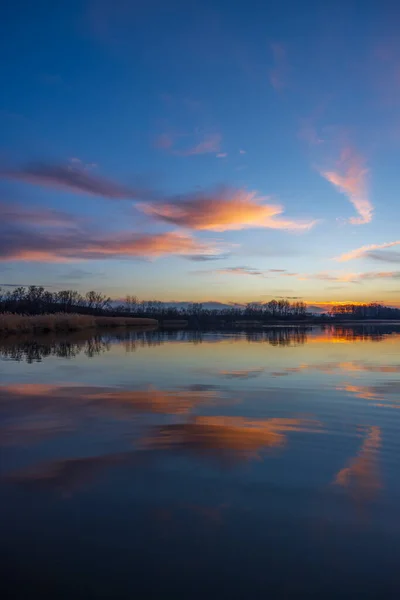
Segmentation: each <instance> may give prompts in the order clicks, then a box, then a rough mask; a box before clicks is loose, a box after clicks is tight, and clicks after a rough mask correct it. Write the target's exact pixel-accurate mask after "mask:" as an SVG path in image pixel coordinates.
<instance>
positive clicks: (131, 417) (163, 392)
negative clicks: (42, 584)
mask: <svg viewBox="0 0 400 600" xmlns="http://www.w3.org/2000/svg"><path fill="white" fill-rule="evenodd" d="M0 357H1V358H0V375H1V384H0V451H1V455H2V461H1V485H0V489H1V495H2V500H3V502H2V505H3V506H4V511H3V514H2V516H1V525H2V531H4V535H3V540H2V547H3V548H5V549H7V551H8V553H9V556H10V557H11V558H10V560H11V559H12V560H13V561H14V562H15V561H19V564H21V569H22V573H24V572H26V573H27V572H28V571H29V573H30V575H29V577H30V579H29V578H28V579H27V581H28V580H29V581H32V577H33V581H34V582H35V581H36V578H37V577H38V575H32V569H31V567H29V566H28V565H29V561H28V558H27V555H26V554H25V553H24V552H23V551H22V548H23V545H27V546H29V544H32V543H33V540H36V542H35V543H36V544H37V545H38V546H37V548H38V552H39V554H38V556H39V555H40V556H41V557H42V558H43V560H46V561H48V563H49V565H52V568H56V566H55V562H54V561H55V560H56V559H55V557H56V554H57V553H56V551H55V548H57V547H59V546H58V544H60V543H61V544H63V546H62V547H63V548H64V553H65V554H64V558H63V562H62V563H57V564H58V565H59V566H58V567H57V569H59V571H58V579H57V580H59V581H60V582H62V581H64V578H67V577H68V573H70V572H71V570H72V571H73V570H74V569H76V568H77V565H78V561H82V560H87V559H85V558H84V557H85V556H86V557H89V556H93V557H94V556H96V557H97V558H96V560H95V562H93V563H91V562H90V561H89V563H87V569H88V571H87V573H88V575H87V576H88V578H89V580H92V579H91V578H94V579H93V585H95V583H94V582H95V578H96V577H100V581H103V580H104V581H105V580H106V579H107V577H108V575H107V570H104V569H103V567H104V564H105V562H104V561H106V562H107V564H108V568H109V569H111V572H112V573H114V575H115V574H116V573H119V575H118V576H119V578H120V581H125V580H126V578H128V577H130V576H131V575H132V574H134V576H135V578H136V579H137V580H138V581H141V582H142V583H144V580H145V579H146V578H147V577H148V572H149V571H148V568H149V567H148V565H149V564H152V565H153V567H154V568H155V569H156V570H157V572H158V573H159V577H160V578H161V579H160V582H161V583H160V585H161V584H162V582H163V581H164V582H166V581H167V580H168V581H169V583H170V584H171V581H170V580H169V579H168V577H169V576H167V574H166V572H165V571H164V567H163V565H162V563H161V562H160V561H161V557H160V553H168V552H169V550H168V549H170V548H174V552H175V554H174V555H170V558H169V561H170V562H169V565H170V567H169V568H170V573H177V572H178V571H177V569H179V565H181V566H182V565H186V571H185V573H186V575H181V577H183V578H184V579H185V577H186V578H188V579H187V582H189V581H190V582H192V581H193V578H195V577H197V576H199V577H200V573H203V572H204V570H205V571H206V572H213V564H215V561H217V562H218V564H219V565H220V568H221V569H224V568H228V565H230V564H231V563H232V561H233V563H234V564H236V567H235V571H234V573H233V575H232V578H233V580H235V577H236V575H235V573H236V571H237V570H238V564H241V565H242V566H243V565H246V567H245V568H244V567H243V568H244V570H243V571H242V573H241V577H242V578H244V580H245V581H248V584H249V585H250V589H251V586H252V585H253V583H254V581H255V580H257V581H260V582H261V581H264V577H267V578H268V580H269V582H270V584H271V585H273V586H275V585H278V584H277V581H278V579H279V576H281V577H282V576H283V571H282V569H283V566H284V565H286V567H285V569H286V568H289V569H292V570H293V569H295V570H297V569H299V568H300V567H301V570H300V571H299V574H298V575H297V577H298V578H299V581H300V582H301V584H302V585H305V586H311V588H310V589H314V588H315V589H318V590H319V589H320V587H318V586H319V582H321V579H320V577H321V576H320V575H318V573H321V572H322V570H321V569H322V557H323V556H324V555H326V554H327V553H328V554H329V553H331V558H330V561H331V565H332V568H333V569H334V570H335V571H336V572H337V573H338V575H341V576H343V577H344V574H345V573H347V576H348V565H349V564H351V565H353V573H354V575H352V576H351V577H354V581H356V580H357V577H356V574H357V572H359V570H360V568H361V567H360V565H361V564H362V568H363V569H364V568H368V569H369V570H370V572H371V573H375V576H376V579H377V580H379V578H380V577H381V574H382V573H385V574H386V576H388V577H389V576H391V577H395V571H393V572H392V571H391V567H390V565H391V564H392V563H391V562H390V560H385V561H384V560H383V555H384V554H385V552H388V551H389V549H390V548H393V547H395V546H396V544H398V543H400V529H399V528H398V525H397V523H398V522H400V520H399V516H400V515H399V512H398V510H399V509H398V506H399V499H400V482H399V480H398V477H397V464H398V459H399V446H398V441H397V440H398V430H399V419H400V412H399V411H398V410H395V409H397V408H398V407H399V406H400V402H399V391H400V359H399V357H400V328H392V329H390V328H388V327H382V328H380V327H379V326H375V327H372V326H368V327H367V326H365V327H359V328H350V327H341V328H333V327H325V328H310V327H308V328H305V329H303V330H301V328H298V327H293V328H281V327H280V328H279V327H276V328H271V329H265V330H262V331H259V332H257V331H252V332H251V333H246V332H238V331H236V332H226V333H221V332H215V333H207V332H190V331H186V332H170V333H168V334H163V333H160V332H157V331H154V332H143V333H142V334H141V333H137V332H125V333H124V332H122V333H117V334H115V335H110V334H106V335H102V334H101V333H100V334H97V335H96V336H93V337H89V338H88V337H85V336H83V335H82V334H80V335H71V336H66V337H64V338H58V337H51V336H47V337H43V338H41V339H36V340H32V339H29V338H25V339H20V340H18V339H11V338H9V339H6V340H3V341H2V342H1V343H0ZM354 507H356V508H357V511H358V512H356V513H354ZM361 507H362V516H363V518H362V519H355V518H354V517H355V514H356V515H357V514H359V509H360V508H361ZM76 515H79V539H80V540H81V542H80V544H79V546H78V547H77V546H76V539H77V537H76V536H77V535H78V533H77V530H76V529H74V525H73V522H74V519H75V518H76ZM16 522H17V523H18V536H17V537H16V535H15V526H12V523H16ZM99 523H101V529H99ZM206 524H207V525H206ZM350 524H351V526H350ZM215 528H218V541H216V540H215V537H214V538H212V539H213V540H214V541H213V543H212V544H211V541H210V539H211V538H210V539H209V538H208V537H207V536H212V535H213V532H214V533H215ZM72 531H75V534H74V535H72V533H71V532H72ZM100 531H101V532H102V533H101V537H102V540H103V541H102V542H101V543H100V541H99V539H100V538H99V532H100ZM96 532H97V533H96ZM359 536H362V539H363V545H362V548H360V546H359V542H358V540H359V539H360V538H359ZM17 540H19V541H18V542H17ZM74 540H75V541H74ZM139 540H141V541H140V543H139ZM103 542H104V554H103V555H101V556H100V555H99V547H103V545H102V544H103ZM21 544H23V545H21ZM99 544H100V546H99ZM210 544H211V546H210ZM335 544H336V545H335ZM288 545H289V546H288ZM249 547H251V548H255V549H257V556H260V557H261V556H264V557H265V564H266V565H267V566H268V569H267V571H268V573H267V574H264V570H263V569H261V566H260V564H259V562H258V559H257V558H256V559H255V560H254V562H253V563H251V564H249V563H248V561H247V559H246V556H247V554H245V548H249ZM272 547H273V548H274V553H271V552H270V551H268V550H267V549H268V548H272ZM333 547H340V553H333V554H332V548H333ZM210 548H211V549H210ZM288 548H289V549H288ZM378 548H381V549H382V548H385V549H387V550H381V554H379V555H378V554H377V552H378ZM382 552H383V555H382ZM122 553H124V554H123V555H124V556H126V558H127V560H128V558H129V565H130V566H129V568H128V566H127V564H126V566H121V564H122V563H120V564H119V566H117V565H118V563H117V562H115V560H114V558H113V557H115V556H122ZM235 557H236V558H235ZM29 560H33V562H35V561H34V559H32V558H30V559H29ZM93 560H94V559H93ZM236 560H237V561H239V563H236V562H235V561H236ZM224 561H226V563H225V562H224ZM246 561H247V562H246ZM6 564H7V562H6ZM124 564H125V563H124ZM60 565H62V566H60ZM377 565H378V566H379V572H378V571H377V568H378V567H377ZM99 570H100V571H99ZM271 570H272V571H271ZM271 573H272V574H271ZM279 573H280V575H279ZM271 577H272V583H271ZM200 579H201V578H200ZM173 581H175V579H174V580H173ZM185 581H186V579H185ZM357 581H358V580H357ZM96 582H97V579H96ZM252 582H253V583H252ZM274 582H275V583H274ZM71 585H72V584H71ZM76 585H78V580H77V583H76ZM154 585H155V584H154ZM171 585H172V584H171ZM313 586H314V588H313ZM172 587H173V586H172ZM322 587H323V586H322ZM273 589H274V590H275V587H273ZM321 589H322V588H321Z"/></svg>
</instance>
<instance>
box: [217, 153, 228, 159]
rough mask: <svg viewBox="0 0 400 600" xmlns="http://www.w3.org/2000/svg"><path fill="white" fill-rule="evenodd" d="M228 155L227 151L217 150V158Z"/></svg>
mask: <svg viewBox="0 0 400 600" xmlns="http://www.w3.org/2000/svg"><path fill="white" fill-rule="evenodd" d="M227 156H228V153H227V152H218V154H217V158H226V157H227Z"/></svg>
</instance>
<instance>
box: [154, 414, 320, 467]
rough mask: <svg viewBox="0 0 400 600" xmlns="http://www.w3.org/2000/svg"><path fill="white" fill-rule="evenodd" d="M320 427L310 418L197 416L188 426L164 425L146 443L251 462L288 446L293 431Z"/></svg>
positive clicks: (163, 447) (310, 431)
mask: <svg viewBox="0 0 400 600" xmlns="http://www.w3.org/2000/svg"><path fill="white" fill-rule="evenodd" d="M320 427H321V424H320V423H318V422H317V421H312V420H311V419H299V418H297V419H287V418H273V419H264V420H261V419H245V418H243V417H224V416H215V417H196V418H194V419H193V420H192V421H190V422H188V423H181V424H172V425H164V426H162V427H160V428H159V429H156V430H154V431H153V435H152V437H150V438H149V439H148V440H147V444H146V445H147V446H148V447H150V448H162V449H164V450H165V449H170V450H171V449H172V450H180V451H186V452H195V453H200V454H206V455H210V456H213V457H217V458H218V457H220V458H224V457H225V458H229V459H249V458H257V457H259V456H260V454H259V453H260V451H261V450H262V449H265V448H277V447H282V446H284V445H285V444H286V434H287V433H288V432H293V431H303V432H308V433H315V432H317V431H319V430H320Z"/></svg>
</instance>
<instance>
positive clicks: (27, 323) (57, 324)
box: [0, 313, 158, 335]
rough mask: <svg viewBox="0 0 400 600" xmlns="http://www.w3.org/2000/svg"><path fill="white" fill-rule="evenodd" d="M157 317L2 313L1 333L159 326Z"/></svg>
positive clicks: (0, 318) (0, 315) (0, 316)
mask: <svg viewBox="0 0 400 600" xmlns="http://www.w3.org/2000/svg"><path fill="white" fill-rule="evenodd" d="M157 325H158V321H157V320H156V319H140V318H134V317H95V316H92V315H80V314H72V313H71V314H69V313H55V314H49V315H16V314H13V313H3V314H0V335H9V334H16V333H47V332H58V331H61V332H62V331H64V332H65V331H80V330H82V329H90V328H101V327H157Z"/></svg>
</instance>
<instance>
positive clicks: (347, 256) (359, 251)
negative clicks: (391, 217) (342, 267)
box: [335, 240, 400, 262]
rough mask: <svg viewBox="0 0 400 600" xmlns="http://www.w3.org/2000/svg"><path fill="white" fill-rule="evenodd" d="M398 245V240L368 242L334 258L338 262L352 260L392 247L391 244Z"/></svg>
mask: <svg viewBox="0 0 400 600" xmlns="http://www.w3.org/2000/svg"><path fill="white" fill-rule="evenodd" d="M399 245H400V240H396V241H395V242H385V243H383V244H369V245H367V246H360V248H356V249H355V250H351V251H350V252H345V253H344V254H341V255H340V256H338V257H337V258H336V259H335V260H337V261H339V262H347V261H348V260H354V259H355V258H361V257H363V256H367V255H368V253H369V252H373V251H374V250H383V249H385V248H392V247H393V246H399Z"/></svg>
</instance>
